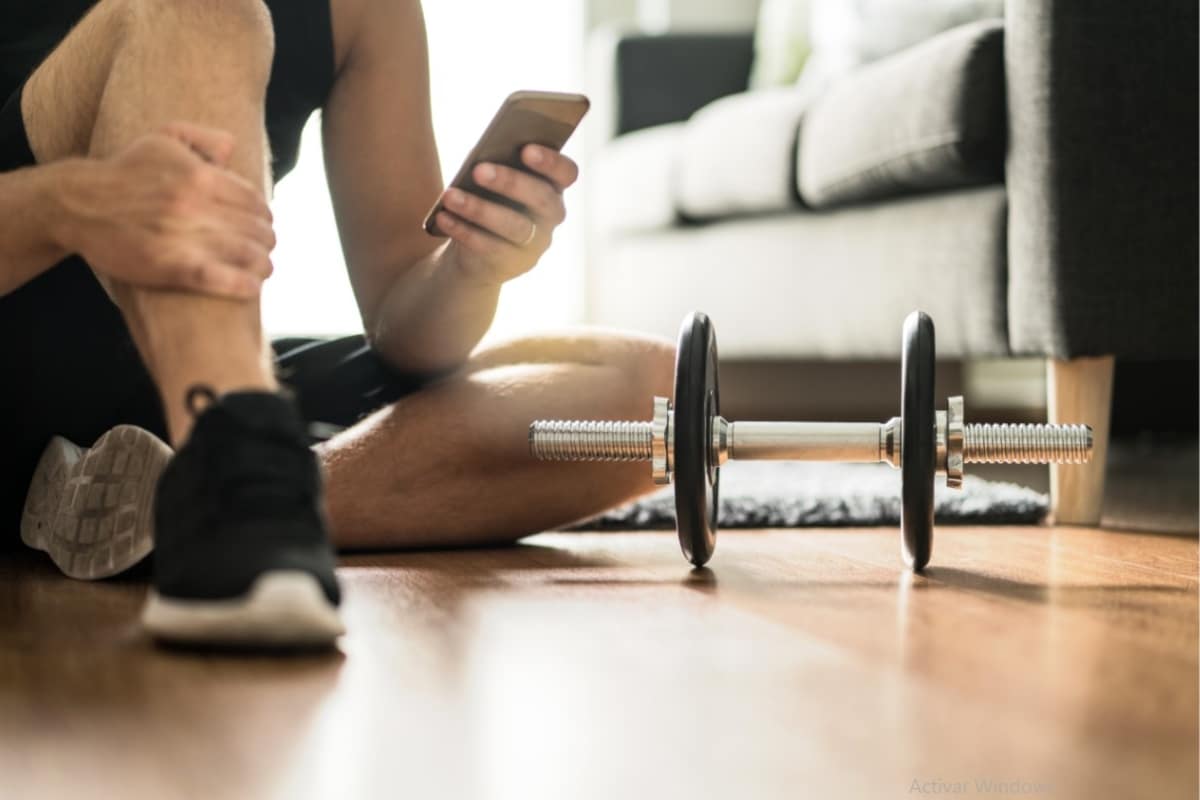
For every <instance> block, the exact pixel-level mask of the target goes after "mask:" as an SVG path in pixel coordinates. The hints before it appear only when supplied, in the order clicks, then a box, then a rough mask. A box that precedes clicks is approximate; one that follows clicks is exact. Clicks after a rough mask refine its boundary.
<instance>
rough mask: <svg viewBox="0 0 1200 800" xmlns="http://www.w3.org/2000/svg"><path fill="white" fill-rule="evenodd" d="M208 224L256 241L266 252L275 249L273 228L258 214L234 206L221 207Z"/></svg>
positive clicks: (222, 230) (232, 234) (224, 231)
mask: <svg viewBox="0 0 1200 800" xmlns="http://www.w3.org/2000/svg"><path fill="white" fill-rule="evenodd" d="M210 225H211V226H212V227H213V228H214V229H215V230H217V231H219V232H221V233H227V234H228V235H231V236H241V237H244V238H246V239H249V240H251V241H253V242H257V243H258V244H259V245H260V246H261V247H262V248H263V249H264V250H266V251H267V252H270V251H272V250H274V249H275V229H274V228H272V227H271V223H270V222H268V221H267V220H266V219H263V218H262V217H261V216H259V215H258V214H251V213H247V212H246V211H242V210H241V209H234V208H227V209H221V210H219V211H218V212H217V214H216V218H215V220H214V221H213V222H211V223H210Z"/></svg>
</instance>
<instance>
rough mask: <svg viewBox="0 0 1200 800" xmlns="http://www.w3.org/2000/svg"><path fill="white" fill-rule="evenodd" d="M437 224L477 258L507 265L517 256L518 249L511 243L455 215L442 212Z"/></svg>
mask: <svg viewBox="0 0 1200 800" xmlns="http://www.w3.org/2000/svg"><path fill="white" fill-rule="evenodd" d="M437 224H438V227H439V228H440V229H441V230H442V231H443V232H444V233H445V234H446V235H447V236H449V237H450V238H451V239H453V240H454V241H456V242H458V243H459V244H460V245H461V246H463V247H465V248H466V249H467V250H469V251H470V252H471V253H474V254H475V255H477V256H482V257H484V258H486V259H488V260H492V261H496V262H497V263H505V262H509V261H511V260H513V259H514V258H515V256H516V255H517V248H516V247H515V246H513V245H512V244H511V243H510V242H508V241H506V240H504V239H501V238H500V237H499V236H496V235H495V234H492V233H488V232H487V231H485V230H482V229H481V228H477V227H475V226H474V225H472V224H471V223H470V222H467V221H466V220H464V219H462V218H461V217H457V216H455V215H454V214H450V213H448V212H446V211H442V212H440V213H439V214H438V216H437Z"/></svg>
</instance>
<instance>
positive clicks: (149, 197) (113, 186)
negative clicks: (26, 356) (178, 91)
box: [0, 123, 275, 298]
mask: <svg viewBox="0 0 1200 800" xmlns="http://www.w3.org/2000/svg"><path fill="white" fill-rule="evenodd" d="M232 148H233V140H232V138H231V137H230V136H229V135H228V134H226V133H223V132H221V131H214V130H210V129H207V128H201V127H199V126H195V125H189V124H185V123H174V124H172V125H168V126H166V127H165V128H164V129H163V130H162V131H161V132H158V133H154V134H149V135H147V136H144V137H142V138H141V139H139V140H138V141H136V142H134V143H133V144H132V145H131V146H130V147H129V148H127V149H126V150H125V151H123V152H121V153H119V154H117V155H116V156H115V157H114V158H112V159H109V160H100V159H92V158H69V159H63V160H61V161H55V162H53V163H50V164H45V165H41V166H33V167H26V168H24V169H19V170H15V171H12V172H6V173H0V296H3V295H6V294H8V293H10V292H12V291H13V290H15V289H17V288H19V287H20V286H22V285H24V284H25V283H27V282H29V281H31V280H33V279H34V278H36V277H37V276H38V275H40V274H41V273H42V272H45V271H46V270H47V269H49V268H50V267H52V266H54V265H55V264H56V263H58V262H59V261H61V260H62V259H63V258H65V257H66V256H68V255H71V254H76V253H77V254H79V255H82V256H83V257H84V258H85V259H87V261H88V263H89V264H90V265H91V266H92V268H93V269H95V270H96V271H97V272H99V273H100V274H102V275H107V276H109V277H112V278H115V279H117V280H121V281H125V282H127V283H132V284H135V285H139V286H147V287H152V288H163V289H186V290H191V291H198V292H205V293H208V294H216V295H222V296H228V297H236V298H252V297H256V296H257V295H258V292H259V290H260V288H261V285H262V281H263V280H264V279H265V278H266V276H267V275H269V274H270V272H271V263H270V259H269V253H270V250H271V248H272V247H273V246H274V244H275V235H274V232H273V231H272V229H271V216H270V210H269V209H268V207H267V204H266V201H265V200H264V199H263V198H262V197H261V195H260V194H259V193H258V192H256V191H255V190H254V188H253V187H252V186H250V184H249V183H247V182H246V181H244V180H242V179H241V178H239V177H238V176H236V175H234V174H233V173H230V172H229V171H228V170H226V169H225V168H224V162H225V161H226V160H227V159H228V156H229V153H230V152H231V151H232Z"/></svg>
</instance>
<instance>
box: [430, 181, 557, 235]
mask: <svg viewBox="0 0 1200 800" xmlns="http://www.w3.org/2000/svg"><path fill="white" fill-rule="evenodd" d="M445 203H446V207H447V208H449V209H450V210H451V211H452V212H454V213H455V214H457V215H458V216H460V217H462V218H463V219H466V220H468V221H470V222H473V223H475V224H476V225H478V226H479V227H480V228H483V229H484V230H486V231H489V232H491V233H494V234H495V235H497V236H499V237H501V238H502V239H507V240H508V241H509V242H512V243H513V244H515V245H525V244H528V243H529V242H530V241H531V239H532V235H533V233H535V232H536V228H534V227H533V222H532V220H530V219H529V217H527V216H526V215H525V214H521V213H519V212H517V211H514V210H513V209H511V208H508V207H507V206H502V205H500V204H499V203H493V202H491V201H490V200H484V199H483V198H482V197H479V196H478V195H473V194H468V193H467V192H464V191H462V190H461V189H449V190H447V191H446V198H445Z"/></svg>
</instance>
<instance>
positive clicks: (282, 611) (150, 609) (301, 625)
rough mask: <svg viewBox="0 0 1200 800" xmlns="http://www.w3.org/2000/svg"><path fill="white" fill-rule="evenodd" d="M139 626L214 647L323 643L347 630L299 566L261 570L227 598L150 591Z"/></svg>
mask: <svg viewBox="0 0 1200 800" xmlns="http://www.w3.org/2000/svg"><path fill="white" fill-rule="evenodd" d="M142 625H143V626H144V627H145V629H146V630H147V631H148V632H149V633H150V634H151V635H152V636H154V637H155V638H156V639H161V640H163V641H166V642H171V643H175V644H187V645H208V646H216V647H253V648H259V647H266V648H284V647H286V648H293V647H295V648H300V647H303V648H308V647H326V646H329V645H331V644H333V642H334V640H335V639H337V637H339V636H341V635H342V634H343V633H345V628H344V627H343V626H342V621H341V617H340V616H339V615H338V611H337V608H335V607H334V605H333V604H332V603H330V602H329V600H328V599H327V598H326V597H325V593H324V592H323V591H322V590H321V585H320V584H319V583H318V582H317V579H316V578H314V577H313V576H312V575H309V574H308V573H307V572H300V571H297V570H277V571H274V572H266V573H263V574H262V575H260V576H259V577H258V578H257V579H256V580H255V581H254V584H253V585H252V586H251V587H250V591H248V592H247V593H246V594H245V595H243V596H242V597H238V598H233V599H231V600H182V599H178V598H172V597H163V596H162V595H160V594H159V593H158V592H156V591H154V590H151V591H150V596H149V598H148V599H147V600H146V607H145V609H144V610H143V612H142Z"/></svg>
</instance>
